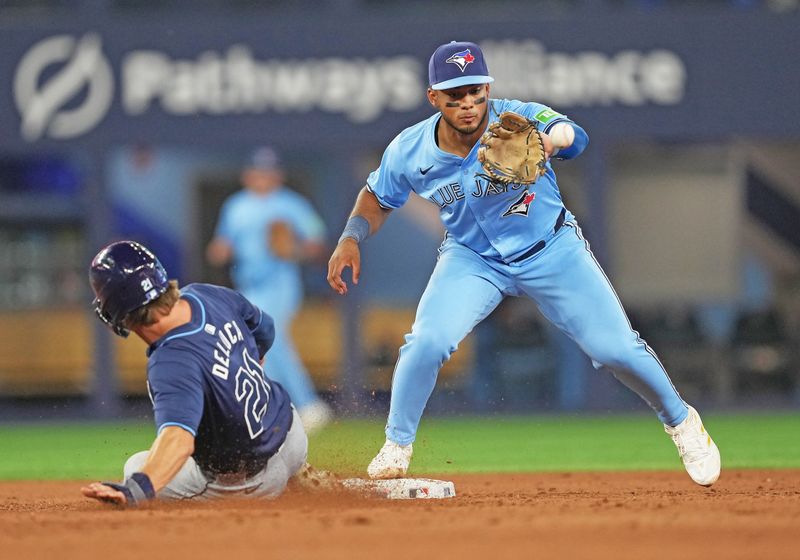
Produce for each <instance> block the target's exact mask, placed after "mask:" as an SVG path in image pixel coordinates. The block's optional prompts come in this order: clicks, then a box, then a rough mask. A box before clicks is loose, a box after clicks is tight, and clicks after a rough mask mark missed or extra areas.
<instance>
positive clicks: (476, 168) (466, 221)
mask: <svg viewBox="0 0 800 560" xmlns="http://www.w3.org/2000/svg"><path fill="white" fill-rule="evenodd" d="M488 110H489V122H493V121H496V120H497V118H498V116H499V114H500V113H502V112H504V111H514V112H516V113H519V114H521V115H523V116H525V117H527V118H529V119H531V120H534V121H537V122H538V123H539V128H540V130H542V131H543V132H547V131H548V130H549V129H550V128H551V127H552V126H553V125H554V124H555V123H557V122H563V121H568V122H571V121H569V119H568V118H567V117H566V116H564V115H562V114H560V113H557V112H555V111H554V110H552V109H550V108H549V107H547V106H545V105H541V104H539V103H523V102H521V101H512V100H507V99H493V100H491V101H490V106H489V109H488ZM439 117H440V115H439V113H436V114H434V115H432V116H431V117H430V118H428V119H426V120H424V121H422V122H420V123H418V124H416V125H414V126H411V127H409V128H407V129H405V130H404V131H403V132H401V133H400V134H399V135H398V136H397V137H396V138H395V139H394V140H393V141H392V142H391V143H390V144H389V146H388V147H387V148H386V151H385V152H384V155H383V159H382V160H381V164H380V167H379V168H378V169H376V170H375V171H373V172H372V173H371V174H370V176H369V177H368V179H367V187H368V189H369V190H370V191H371V192H372V193H373V194H374V195H375V196H376V197H377V199H378V202H379V203H380V204H381V206H383V207H385V208H389V209H395V208H399V207H400V206H402V205H403V204H404V203H405V201H406V200H407V199H408V196H409V194H410V192H411V191H414V192H416V193H417V194H418V195H420V196H422V197H423V198H426V199H428V200H429V201H431V202H432V203H434V204H436V205H437V206H438V207H439V213H440V217H441V220H442V222H443V224H444V226H445V229H446V230H447V232H448V236H450V237H452V238H454V240H455V241H457V242H459V243H461V244H462V245H465V246H467V247H469V248H470V249H472V250H473V251H475V252H476V253H478V254H479V255H481V256H484V257H489V258H493V259H499V260H502V261H506V262H510V261H513V260H514V259H515V258H517V257H518V256H520V255H522V254H524V253H525V252H526V251H527V250H528V249H529V248H530V247H531V245H533V244H535V243H536V242H537V241H539V240H542V239H545V238H546V237H548V235H549V234H550V233H551V232H552V231H553V226H554V225H555V224H556V222H557V221H558V220H559V216H560V215H561V213H562V211H563V210H564V207H563V203H562V200H561V194H560V192H559V190H558V185H557V184H556V177H555V173H554V172H553V169H552V167H551V166H550V163H549V162H548V164H547V172H546V174H545V175H544V176H543V177H541V178H540V179H539V180H538V181H537V182H536V183H535V184H533V185H520V184H511V185H503V184H498V183H495V182H493V181H491V180H490V179H489V178H488V177H487V176H486V175H485V174H484V173H483V168H482V167H481V164H480V162H479V161H478V158H477V151H478V147H479V145H478V144H477V143H476V144H475V146H473V148H472V150H471V151H470V153H469V154H468V155H467V157H465V158H461V157H459V156H457V155H455V154H451V153H448V152H445V151H443V150H441V149H440V148H439V147H438V146H437V144H436V126H437V123H438V122H439Z"/></svg>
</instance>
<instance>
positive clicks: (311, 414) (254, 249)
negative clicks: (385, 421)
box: [207, 148, 331, 432]
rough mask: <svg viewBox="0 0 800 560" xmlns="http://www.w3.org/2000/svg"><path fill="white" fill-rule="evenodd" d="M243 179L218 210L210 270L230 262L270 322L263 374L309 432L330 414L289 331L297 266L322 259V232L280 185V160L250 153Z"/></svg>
mask: <svg viewBox="0 0 800 560" xmlns="http://www.w3.org/2000/svg"><path fill="white" fill-rule="evenodd" d="M241 181H242V184H243V185H244V187H245V188H244V189H242V190H240V191H238V192H236V193H234V194H233V195H231V196H230V197H229V198H228V199H227V200H226V201H225V203H224V204H223V206H222V209H221V211H220V216H219V222H218V224H217V228H216V232H215V237H214V239H213V240H212V242H211V243H210V244H209V247H208V251H207V256H208V258H209V261H210V262H211V263H212V264H215V265H223V264H227V263H228V262H232V264H233V266H232V267H231V276H232V279H233V282H234V285H235V287H236V289H237V290H239V291H240V292H241V293H242V294H244V296H245V297H246V298H247V299H249V300H250V301H252V302H253V303H254V304H255V305H256V306H258V307H259V308H261V309H264V310H266V311H267V312H268V313H269V314H270V315H271V316H272V317H273V319H274V321H275V331H276V335H275V342H274V344H273V346H272V350H271V351H270V354H269V359H268V360H267V362H266V363H265V370H266V371H267V373H268V375H269V376H270V377H271V378H273V379H275V380H276V381H278V382H279V383H281V385H283V386H284V387H285V388H286V390H287V391H288V393H289V395H290V396H291V398H292V402H293V403H294V404H295V406H297V408H298V410H299V412H300V416H301V418H302V419H303V424H304V426H305V427H306V429H307V430H308V431H310V432H311V431H314V430H315V429H316V428H318V427H321V425H323V424H324V423H326V422H327V421H328V420H329V418H330V415H331V414H330V409H329V408H328V406H327V405H326V404H324V403H323V402H322V401H321V400H320V399H319V397H318V396H317V394H316V392H315V390H314V387H313V384H312V383H311V380H310V378H309V375H308V372H307V371H306V369H305V367H304V366H303V363H302V362H301V360H300V358H299V356H298V355H297V351H296V350H295V347H294V344H293V343H292V340H291V333H290V327H291V321H292V319H293V318H294V316H295V314H296V313H297V310H298V309H299V307H300V305H301V303H302V299H303V284H302V277H301V270H300V262H302V261H305V260H309V259H312V258H316V257H318V256H320V255H321V252H322V251H323V241H324V235H325V226H324V223H323V221H322V219H321V218H320V216H319V215H318V214H317V212H316V211H315V210H314V208H313V207H312V206H311V204H310V203H309V202H308V200H306V199H305V198H304V197H303V196H301V195H300V194H298V193H296V192H294V191H292V190H290V189H289V188H287V187H286V186H285V185H284V184H283V173H282V171H281V168H280V162H279V160H278V157H277V154H276V153H275V152H274V151H273V150H272V149H270V148H260V149H258V150H256V151H255V153H254V154H253V156H252V159H251V161H250V163H249V164H248V166H247V167H246V168H245V170H244V171H243V172H242V178H241ZM278 223H280V224H282V225H283V226H284V227H288V229H289V230H290V231H291V232H292V233H291V236H292V237H293V239H294V240H293V243H292V244H293V248H292V249H291V254H289V255H279V254H276V251H275V249H274V247H273V246H272V245H271V243H270V236H271V232H272V231H273V227H274V225H275V224H278Z"/></svg>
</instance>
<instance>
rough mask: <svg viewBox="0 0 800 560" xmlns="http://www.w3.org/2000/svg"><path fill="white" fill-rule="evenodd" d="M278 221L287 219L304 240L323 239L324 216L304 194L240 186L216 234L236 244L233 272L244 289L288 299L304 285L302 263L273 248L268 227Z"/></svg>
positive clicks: (225, 210)
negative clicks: (265, 191)
mask: <svg viewBox="0 0 800 560" xmlns="http://www.w3.org/2000/svg"><path fill="white" fill-rule="evenodd" d="M276 222H286V223H288V224H289V225H290V226H291V228H292V230H293V231H294V233H295V235H296V236H298V238H300V239H301V240H310V241H318V242H322V241H323V236H324V234H325V225H324V223H323V222H322V219H321V218H320V217H319V215H318V214H317V213H316V211H315V210H314V208H313V207H312V206H311V204H310V203H309V202H308V201H307V200H306V199H305V198H303V197H302V196H301V195H299V194H297V193H296V192H294V191H291V190H289V189H287V188H285V187H281V188H279V189H277V190H275V191H273V192H271V193H268V194H264V195H259V194H256V193H253V192H250V191H248V190H241V191H239V192H237V193H235V194H233V195H231V196H230V197H229V198H228V200H226V201H225V204H224V205H223V206H222V210H221V212H220V218H219V224H218V225H217V232H216V234H217V236H218V237H221V238H223V239H225V240H226V241H227V242H228V243H230V245H231V246H232V247H233V252H234V263H233V268H232V270H231V275H232V277H233V281H234V283H235V284H236V287H237V288H238V289H239V290H241V291H250V290H254V289H257V290H263V289H274V290H276V291H281V292H282V293H283V295H284V297H286V296H287V295H288V294H289V293H294V291H296V290H297V287H298V286H299V285H300V267H299V265H298V264H297V263H296V262H294V261H287V260H282V259H280V258H278V257H277V256H275V255H274V254H273V253H272V251H270V249H269V230H270V227H271V226H272V224H274V223H276ZM298 295H299V294H298Z"/></svg>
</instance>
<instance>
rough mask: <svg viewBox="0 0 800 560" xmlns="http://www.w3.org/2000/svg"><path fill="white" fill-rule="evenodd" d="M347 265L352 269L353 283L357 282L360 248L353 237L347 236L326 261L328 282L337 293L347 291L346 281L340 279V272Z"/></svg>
mask: <svg viewBox="0 0 800 560" xmlns="http://www.w3.org/2000/svg"><path fill="white" fill-rule="evenodd" d="M347 267H350V268H351V269H352V271H353V284H358V277H359V275H360V274H361V250H360V249H359V248H358V243H356V242H355V239H349V238H348V239H345V240H343V241H342V242H341V243H339V245H337V247H336V249H335V250H334V251H333V254H332V255H331V258H330V260H329V261H328V284H330V285H331V288H333V289H334V290H335V291H336V292H338V293H339V295H345V294H346V293H347V283H346V282H345V281H344V280H342V272H344V269H345V268H347Z"/></svg>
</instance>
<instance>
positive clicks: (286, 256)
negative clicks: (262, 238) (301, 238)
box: [267, 221, 298, 261]
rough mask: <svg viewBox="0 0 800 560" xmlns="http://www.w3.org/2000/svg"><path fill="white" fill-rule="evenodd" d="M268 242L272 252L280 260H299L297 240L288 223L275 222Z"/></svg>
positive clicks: (270, 229)
mask: <svg viewBox="0 0 800 560" xmlns="http://www.w3.org/2000/svg"><path fill="white" fill-rule="evenodd" d="M267 241H268V243H269V248H270V250H271V251H272V253H273V254H274V255H275V256H276V257H278V258H279V259H283V260H287V261H290V260H295V259H296V258H297V248H298V247H297V238H296V237H295V234H294V231H293V230H292V226H290V225H289V224H288V223H286V222H283V221H278V222H273V223H272V225H271V226H270V228H269V234H268V240H267Z"/></svg>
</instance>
